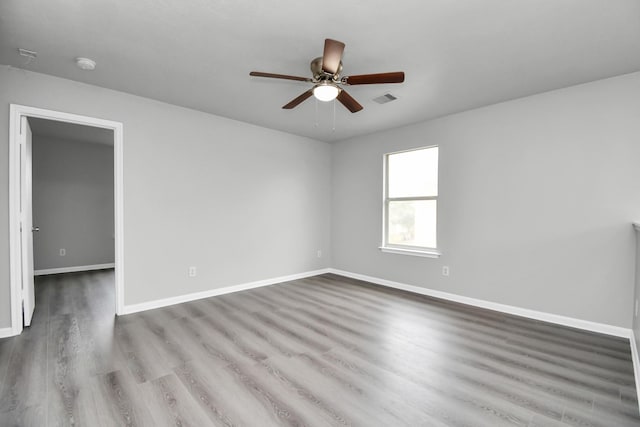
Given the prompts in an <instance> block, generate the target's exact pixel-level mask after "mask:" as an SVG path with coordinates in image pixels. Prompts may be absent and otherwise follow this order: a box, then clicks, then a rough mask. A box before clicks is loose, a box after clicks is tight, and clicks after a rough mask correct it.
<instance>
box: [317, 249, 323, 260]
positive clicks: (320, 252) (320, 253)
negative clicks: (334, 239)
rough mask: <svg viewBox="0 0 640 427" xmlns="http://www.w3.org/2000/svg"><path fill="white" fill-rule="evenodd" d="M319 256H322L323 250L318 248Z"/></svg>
mask: <svg viewBox="0 0 640 427" xmlns="http://www.w3.org/2000/svg"><path fill="white" fill-rule="evenodd" d="M318 258H322V251H321V250H320V249H318Z"/></svg>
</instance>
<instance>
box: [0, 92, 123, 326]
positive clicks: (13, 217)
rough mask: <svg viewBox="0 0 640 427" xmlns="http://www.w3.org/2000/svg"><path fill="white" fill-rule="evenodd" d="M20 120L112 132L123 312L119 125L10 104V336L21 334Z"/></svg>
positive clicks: (117, 304)
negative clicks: (71, 125) (50, 121)
mask: <svg viewBox="0 0 640 427" xmlns="http://www.w3.org/2000/svg"><path fill="white" fill-rule="evenodd" d="M22 117H27V118H29V117H34V118H40V119H48V120H55V121H58V122H67V123H75V124H79V125H85V126H91V127H98V128H103V129H110V130H112V131H113V154H114V155H113V159H114V161H113V163H114V167H113V172H114V207H115V212H114V219H115V287H116V289H115V295H116V301H115V309H116V314H117V315H121V314H123V313H124V228H123V220H124V187H123V183H124V179H123V178H124V170H123V125H122V123H120V122H115V121H111V120H104V119H99V118H95V117H88V116H82V115H78V114H71V113H64V112H61V111H54V110H47V109H43V108H36V107H28V106H25V105H18V104H11V105H10V106H9V281H10V285H11V286H10V288H11V298H10V300H11V335H19V334H20V333H22V263H21V253H22V239H21V236H20V220H21V218H20V120H21V118H22Z"/></svg>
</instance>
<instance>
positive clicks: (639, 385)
mask: <svg viewBox="0 0 640 427" xmlns="http://www.w3.org/2000/svg"><path fill="white" fill-rule="evenodd" d="M629 344H631V360H633V374H634V376H635V380H636V396H640V358H639V357H638V347H637V346H636V334H635V333H634V332H633V329H631V335H630V336H629ZM638 412H639V413H640V406H639V407H638Z"/></svg>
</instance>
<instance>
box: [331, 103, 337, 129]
mask: <svg viewBox="0 0 640 427" xmlns="http://www.w3.org/2000/svg"><path fill="white" fill-rule="evenodd" d="M335 131H336V100H335V99H334V100H333V129H331V132H335Z"/></svg>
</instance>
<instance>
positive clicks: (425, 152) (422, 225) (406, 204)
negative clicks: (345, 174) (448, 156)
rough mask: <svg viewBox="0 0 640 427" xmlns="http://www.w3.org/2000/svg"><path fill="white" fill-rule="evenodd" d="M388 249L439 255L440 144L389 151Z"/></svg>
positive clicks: (387, 175) (386, 199)
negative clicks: (438, 145) (394, 151)
mask: <svg viewBox="0 0 640 427" xmlns="http://www.w3.org/2000/svg"><path fill="white" fill-rule="evenodd" d="M384 187H385V188H384V193H385V195H384V197H385V200H384V236H383V244H382V247H381V249H382V250H383V251H385V252H398V253H409V254H414V255H422V256H438V255H439V252H438V251H437V249H436V248H437V238H436V237H437V236H436V223H437V221H436V219H437V206H438V147H437V146H434V147H427V148H420V149H417V150H410V151H403V152H400V153H390V154H386V155H385V186H384Z"/></svg>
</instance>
